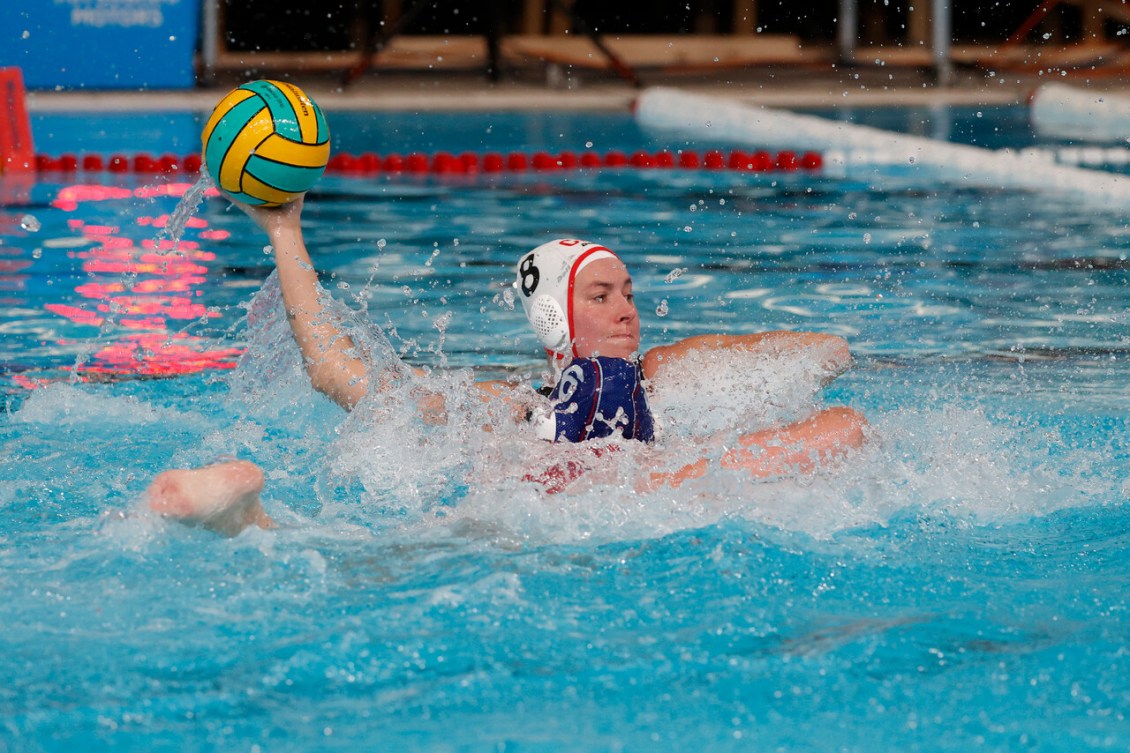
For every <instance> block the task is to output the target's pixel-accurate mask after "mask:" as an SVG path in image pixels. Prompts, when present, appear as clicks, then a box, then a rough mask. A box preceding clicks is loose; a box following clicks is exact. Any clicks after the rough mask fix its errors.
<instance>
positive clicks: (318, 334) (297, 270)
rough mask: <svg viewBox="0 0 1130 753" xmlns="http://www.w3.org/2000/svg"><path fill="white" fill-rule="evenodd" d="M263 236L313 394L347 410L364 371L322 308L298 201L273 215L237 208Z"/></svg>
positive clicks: (360, 389) (361, 388)
mask: <svg viewBox="0 0 1130 753" xmlns="http://www.w3.org/2000/svg"><path fill="white" fill-rule="evenodd" d="M239 206H240V208H241V209H243V211H245V212H246V213H247V214H248V215H249V216H250V217H251V219H253V220H255V222H256V223H257V224H258V225H259V227H261V228H263V230H265V231H266V233H267V237H268V238H269V239H270V241H271V245H272V246H273V247H274V251H275V265H276V266H277V268H278V273H279V287H280V288H281V290H282V296H283V304H284V306H285V307H286V313H287V319H288V321H289V322H290V328H291V330H292V331H293V332H294V339H295V340H296V341H297V342H298V347H299V349H300V350H301V351H302V359H303V362H304V364H305V367H306V373H307V374H308V375H309V376H310V382H311V384H312V385H313V386H314V389H316V390H318V391H319V392H321V393H323V394H325V395H326V396H327V397H329V398H330V399H331V400H333V401H334V402H335V403H337V404H338V405H340V406H341V407H343V408H345V409H346V410H350V409H352V408H353V406H354V405H356V404H357V403H358V402H359V401H360V400H361V398H363V397H364V396H365V393H366V392H367V391H368V388H369V371H368V368H367V367H366V365H365V363H364V361H362V360H361V359H360V358H358V357H357V356H356V355H355V354H354V349H353V347H354V346H353V340H352V339H351V338H350V337H349V336H348V335H346V334H345V333H344V332H342V331H341V330H340V329H339V328H338V327H337V325H336V324H335V323H334V321H333V319H332V317H330V316H329V314H328V312H327V311H326V310H325V307H324V306H323V304H322V295H323V293H322V290H321V287H320V285H319V284H318V273H317V270H315V269H314V265H313V264H312V263H311V261H310V253H309V252H308V251H307V250H306V243H305V241H304V240H303V238H302V200H301V199H299V200H298V201H295V202H293V203H291V204H287V205H284V206H282V207H278V208H275V209H263V208H260V207H248V206H246V205H242V204H241V205H239Z"/></svg>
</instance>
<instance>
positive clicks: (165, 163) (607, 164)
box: [34, 149, 824, 175]
mask: <svg viewBox="0 0 1130 753" xmlns="http://www.w3.org/2000/svg"><path fill="white" fill-rule="evenodd" d="M34 166H35V169H36V170H37V171H38V172H41V173H51V172H61V173H75V172H79V171H80V170H81V171H82V172H87V173H95V172H107V171H108V172H112V173H138V174H158V173H198V172H200V168H201V159H200V155H199V154H188V155H185V156H184V157H180V156H177V155H175V154H162V155H159V156H154V155H151V154H146V153H144V152H141V153H137V154H133V155H126V154H111V155H109V156H102V155H99V154H84V155H82V156H81V157H80V156H78V155H75V154H63V155H61V156H59V157H53V156H51V155H47V154H37V155H35V159H34ZM823 166H824V158H823V155H821V154H820V153H819V152H812V151H809V152H804V153H797V152H795V151H788V150H785V151H780V152H776V153H771V152H768V151H764V150H760V151H754V152H747V151H744V150H741V149H734V150H732V151H730V152H723V151H721V150H718V149H710V150H708V151H706V152H703V153H701V154H700V153H699V152H697V151H695V150H692V149H680V150H678V151H672V150H670V149H661V150H659V151H657V152H648V151H645V150H642V149H641V150H636V151H634V152H632V153H631V154H627V153H625V152H623V151H620V150H618V149H612V150H609V151H607V152H605V153H603V154H601V153H599V152H595V151H592V150H587V151H584V152H581V153H580V154H577V153H576V152H572V151H564V152H560V153H557V154H554V153H551V152H546V151H537V152H533V153H532V154H527V153H525V152H509V153H507V154H501V153H499V152H487V153H485V154H481V155H480V154H476V153H475V152H462V153H460V154H458V155H456V154H453V153H451V152H446V151H440V152H436V153H434V154H431V155H429V154H424V153H423V152H413V153H411V154H408V155H401V154H396V153H389V154H386V155H384V156H381V155H379V154H376V153H374V152H363V153H362V154H351V153H349V152H338V153H336V154H334V155H333V156H332V157H330V160H329V164H328V165H326V172H328V173H338V174H364V175H374V174H378V173H393V174H398V173H412V174H416V175H423V174H427V173H432V174H435V175H474V174H477V173H503V172H511V173H521V172H530V171H533V172H553V171H558V170H576V169H587V170H593V169H600V168H616V169H619V168H635V169H664V170H671V169H681V170H727V169H728V170H736V171H745V172H755V173H765V172H795V171H798V170H807V171H814V170H820V169H821V168H823Z"/></svg>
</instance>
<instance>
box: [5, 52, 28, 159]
mask: <svg viewBox="0 0 1130 753" xmlns="http://www.w3.org/2000/svg"><path fill="white" fill-rule="evenodd" d="M25 97H26V92H25V90H24V77H23V73H22V72H21V71H20V69H19V68H0V173H28V172H33V171H34V170H35V147H34V146H33V145H32V142H31V122H30V121H29V120H28V117H27V104H26V102H25V101H24V100H25Z"/></svg>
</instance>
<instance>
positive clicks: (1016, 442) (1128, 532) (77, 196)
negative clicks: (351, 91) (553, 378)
mask: <svg viewBox="0 0 1130 753" xmlns="http://www.w3.org/2000/svg"><path fill="white" fill-rule="evenodd" d="M853 117H854V119H855V120H856V121H857V122H859V121H869V122H873V123H875V124H878V125H883V126H884V127H894V128H899V129H901V130H911V131H920V132H922V133H925V134H935V135H942V136H944V137H947V138H952V139H954V140H963V141H966V142H969V143H975V144H979V145H983V146H987V147H990V148H998V147H1000V146H1003V145H1012V146H1029V145H1032V144H1034V143H1038V142H1037V140H1036V139H1035V137H1034V136H1033V135H1032V134H1031V132H1030V131H1029V130H1027V129H1026V127H1025V125H1024V124H1025V122H1026V121H1025V120H1024V118H1023V111H1018V110H1016V109H1008V108H998V109H995V110H988V109H982V110H976V109H961V108H958V109H953V110H944V109H934V110H929V111H919V110H898V111H877V112H873V113H866V112H858V113H854V114H853ZM131 118H132V120H131V121H130V122H132V125H131V124H130V122H123V123H121V124H118V125H114V123H113V121H112V118H111V120H110V122H109V124H108V125H105V127H104V128H102V129H96V128H90V127H87V124H88V123H89V120H87V119H83V118H80V117H78V116H61V115H52V116H40V117H39V118H38V119H37V121H36V123H35V129H36V138H37V143H38V144H39V146H40V148H41V149H43V150H45V151H51V152H53V153H60V152H63V151H67V150H71V151H82V150H84V149H91V150H95V151H105V152H110V151H114V150H119V149H129V148H131V145H132V146H133V147H134V148H145V149H149V150H152V151H166V150H169V151H186V150H191V149H192V147H191V146H185V145H189V144H191V143H192V139H193V138H195V136H194V133H195V130H196V129H198V123H199V115H198V114H191V115H183V116H167V115H153V116H131ZM330 123H331V127H332V128H333V129H334V131H335V147H336V148H337V149H339V150H349V151H354V152H360V151H365V150H370V149H371V150H376V151H382V152H390V151H404V152H406V151H410V150H420V151H431V150H438V149H444V150H449V151H456V152H457V151H462V150H464V149H472V150H475V151H488V150H508V149H541V148H544V149H551V150H560V149H574V150H580V149H584V148H596V149H602V150H603V149H614V148H615V149H634V148H650V149H654V148H659V147H672V148H691V147H693V148H699V149H705V148H707V147H710V146H715V144H709V143H700V142H698V141H694V142H693V143H684V142H680V143H671V142H670V141H669V140H664V139H669V138H670V137H669V136H668V137H663V136H659V135H657V134H652V133H648V132H644V131H642V130H641V129H639V128H638V127H637V126H636V125H635V123H634V122H633V121H632V120H631V118H630V117H629V116H627V115H619V114H579V115H570V116H562V115H558V114H555V115H543V114H507V115H486V114H484V115H463V114H460V115H458V116H431V115H429V116H409V115H407V114H405V115H395V114H392V115H380V114H378V115H361V114H345V113H342V114H338V115H337V116H336V117H335V115H334V114H333V113H331V114H330ZM939 123H942V124H945V127H944V128H941V127H940V126H939V125H938V124H939ZM941 130H944V131H945V133H940V131H941ZM590 144H591V145H592V146H591V147H589V145H590ZM5 181H8V182H7V183H5V184H4V187H5V195H6V196H8V199H7V200H6V202H5V205H4V206H3V207H0V331H3V333H4V337H3V340H2V341H0V364H2V367H0V385H2V389H3V395H4V400H5V404H6V411H5V412H4V414H3V416H2V417H0V509H2V511H3V522H2V523H0V584H2V586H3V591H4V594H5V597H6V600H7V605H6V607H5V609H4V610H3V617H2V618H0V619H2V625H3V630H0V636H2V638H0V647H2V651H0V676H3V677H6V678H8V681H7V682H5V683H2V684H0V750H13V751H16V750H19V751H55V750H73V749H83V750H94V751H97V750H111V749H113V750H115V751H121V750H161V749H177V750H201V751H204V750H263V751H267V750H294V751H306V750H358V749H361V748H374V749H392V750H406V751H413V750H420V751H425V750H426V751H441V750H442V751H446V750H452V751H456V750H458V751H472V750H490V751H499V750H505V751H621V750H624V751H631V750H669V751H676V750H711V751H715V750H718V751H725V750H734V751H743V750H782V751H810V750H811V751H828V750H839V751H875V750H899V751H951V750H952V751H969V750H990V751H1015V750H1034V751H1082V750H1125V749H1126V747H1127V745H1128V744H1130V733H1128V732H1127V729H1128V727H1127V721H1126V718H1125V715H1126V709H1127V708H1130V682H1128V681H1127V680H1126V677H1127V676H1128V675H1130V672H1128V670H1130V659H1128V655H1127V651H1126V645H1127V640H1128V639H1130V628H1128V624H1130V623H1128V619H1127V614H1126V604H1127V601H1128V596H1130V575H1128V573H1130V508H1128V505H1127V498H1128V494H1130V481H1128V477H1127V474H1126V471H1125V468H1126V467H1127V465H1128V462H1130V443H1128V441H1127V439H1128V435H1130V410H1128V408H1127V406H1128V405H1130V380H1128V378H1127V377H1128V375H1130V372H1128V369H1127V359H1128V358H1130V338H1128V335H1127V333H1128V332H1130V329H1128V327H1127V313H1126V312H1127V311H1128V310H1130V286H1128V282H1130V262H1127V253H1128V247H1130V236H1128V234H1127V232H1126V229H1125V221H1124V217H1123V215H1124V212H1117V211H1114V210H1097V209H1093V208H1091V207H1088V206H1087V205H1086V203H1085V202H1083V201H1078V200H1076V201H1073V200H1071V199H1070V198H1067V199H1065V198H1064V197H1063V196H1059V195H1055V194H1054V193H1048V194H1043V193H1036V192H1018V191H1008V190H1003V189H1002V190H999V191H992V190H971V189H963V188H960V187H957V188H955V187H952V186H946V185H943V184H940V183H938V182H937V181H932V180H930V176H929V175H926V174H908V173H907V172H906V171H901V172H898V173H895V172H894V171H891V172H883V171H882V169H881V168H880V169H877V171H876V172H875V174H874V177H873V179H871V180H868V181H866V182H864V181H861V180H859V179H858V178H852V179H850V180H849V179H844V178H837V177H835V176H834V175H832V174H816V175H813V174H750V173H730V172H706V171H702V172H696V171H656V170H635V171H633V170H604V171H596V172H568V173H565V172H558V173H527V174H508V175H498V176H477V177H461V178H451V177H447V178H436V177H417V178H412V177H408V176H398V177H393V176H380V177H367V178H355V177H354V178H349V177H342V176H327V177H326V178H325V179H323V181H322V182H321V183H319V185H318V186H317V188H316V189H315V191H313V192H311V194H310V196H309V198H308V201H307V207H306V213H305V216H306V220H307V240H308V243H309V244H310V246H311V248H312V250H313V252H314V261H315V264H316V266H317V267H318V268H319V269H320V270H321V271H322V272H323V279H324V283H325V286H326V289H327V290H328V291H329V292H330V293H332V294H333V296H334V297H335V298H336V299H337V300H338V301H339V302H340V304H341V308H342V311H343V313H342V315H343V317H345V318H346V320H347V321H348V322H349V326H350V327H351V328H353V331H354V332H355V333H356V336H357V338H358V340H359V341H360V342H362V343H363V344H364V345H365V346H366V347H368V348H369V349H371V351H372V353H373V357H374V358H375V359H392V358H394V357H403V358H404V359H406V360H407V361H408V362H409V363H412V364H413V365H417V366H421V367H424V368H425V369H426V370H427V371H428V372H429V374H428V375H427V376H425V377H423V380H424V382H425V384H426V385H427V386H428V387H429V388H430V389H435V390H439V391H442V392H444V393H445V395H446V396H447V399H448V401H449V406H451V408H452V410H451V413H450V415H451V420H450V421H449V422H448V424H447V425H444V426H439V427H424V426H422V425H420V424H419V422H418V420H417V419H416V418H415V417H414V415H413V413H412V411H411V410H410V409H407V408H405V403H406V402H408V396H407V395H404V394H400V393H399V392H395V391H394V392H393V393H391V394H389V395H387V396H382V397H381V399H379V400H378V399H373V400H370V401H368V402H366V403H364V404H362V406H360V407H359V409H358V410H355V411H354V412H353V413H352V414H349V415H348V416H346V415H345V414H343V413H342V412H341V411H340V410H339V409H337V408H336V407H334V406H333V405H331V404H330V403H329V402H328V401H327V400H325V399H324V398H322V397H320V396H318V395H317V394H316V393H314V392H313V391H312V390H311V389H310V387H309V385H308V382H307V381H306V379H305V376H304V375H303V373H302V370H301V368H300V365H299V361H298V357H297V355H296V353H295V350H294V346H293V343H292V341H291V340H290V337H289V333H288V330H287V328H286V324H285V322H284V321H283V319H282V317H281V315H280V311H279V307H278V300H277V289H276V287H275V285H274V282H273V279H272V278H270V272H271V262H270V257H269V256H268V255H267V254H265V253H264V249H263V244H264V241H263V240H262V238H260V237H259V235H258V234H257V233H256V232H255V231H254V229H253V228H252V226H251V224H250V221H249V220H247V219H246V218H245V217H244V216H243V215H242V214H241V213H239V212H236V211H232V210H231V209H230V207H228V206H227V205H226V203H225V202H224V201H223V200H221V199H219V198H218V197H211V198H208V199H206V200H205V202H204V203H203V205H202V206H201V208H200V210H199V211H198V212H197V213H196V215H195V217H194V219H193V220H192V221H191V222H190V223H189V225H188V227H186V229H185V232H184V237H183V240H182V242H181V244H180V247H179V249H178V250H177V251H176V252H171V248H170V246H171V245H172V243H171V241H170V240H169V238H168V237H167V235H166V234H162V228H163V227H164V226H166V225H167V224H168V216H169V215H170V214H171V213H172V212H173V211H174V210H175V208H176V205H177V202H178V199H179V197H180V196H181V195H182V194H183V193H184V192H185V191H186V190H188V188H189V184H188V183H187V182H183V181H168V180H166V179H161V178H152V177H146V178H139V177H136V176H110V175H99V176H89V177H85V178H80V179H78V180H75V179H64V178H63V177H62V176H53V177H46V178H45V180H43V181H42V182H39V183H36V184H34V185H30V186H12V182H11V180H10V179H8V178H5ZM565 235H576V236H580V237H590V238H593V239H599V240H601V241H602V242H604V243H606V244H607V245H609V246H611V247H612V248H615V249H616V250H617V251H618V252H619V253H620V254H621V255H622V256H623V257H624V258H625V259H626V260H627V261H628V263H629V264H630V266H631V268H632V270H633V274H634V278H635V284H636V292H637V296H638V300H639V302H640V313H641V319H642V325H643V333H644V341H645V344H647V343H651V344H657V343H662V342H668V341H671V340H674V339H676V338H679V337H684V336H689V335H693V334H701V333H705V332H731V333H739V332H749V331H760V330H772V329H790V330H814V331H822V332H830V333H835V334H838V335H842V336H844V337H845V338H847V339H848V341H849V342H850V343H851V345H852V349H853V353H854V355H855V358H856V362H855V364H854V366H853V368H852V369H851V370H850V371H849V372H848V373H847V374H845V375H844V376H842V377H840V378H839V379H837V380H836V381H834V382H832V383H831V384H830V385H828V386H826V387H825V386H823V385H822V384H821V374H820V373H819V369H818V368H816V364H815V361H814V359H813V358H807V357H803V356H802V357H797V358H773V357H759V358H750V357H746V358H742V357H730V358H716V359H710V360H708V361H705V362H702V363H699V364H695V365H696V368H695V369H692V370H688V373H687V374H685V375H684V376H683V377H682V379H683V381H682V382H681V383H678V384H676V385H675V386H674V387H669V388H668V389H665V390H664V392H663V393H662V394H660V395H657V396H656V405H655V408H656V410H657V412H658V413H659V415H660V417H661V419H662V421H663V423H664V426H665V427H666V432H665V436H664V438H663V440H662V441H661V442H660V443H659V446H658V447H657V448H654V449H646V448H636V447H629V448H627V449H626V450H625V451H624V452H622V453H620V455H622V456H623V457H621V458H618V459H617V460H616V463H615V464H614V465H612V466H611V467H609V468H607V469H605V470H604V471H602V472H601V473H597V474H594V476H595V478H594V480H593V481H592V483H589V484H587V485H582V486H581V488H579V489H576V490H574V491H572V492H571V493H566V494H560V495H553V496H549V495H545V494H544V493H542V492H541V491H540V490H539V489H538V488H537V487H536V486H535V485H533V484H531V483H528V482H525V481H522V480H521V475H522V472H523V469H525V468H526V467H528V466H530V465H534V466H536V465H537V464H538V463H547V462H550V461H549V459H548V458H549V456H548V454H547V452H548V449H547V448H546V447H544V446H541V445H539V444H538V443H536V442H535V441H533V440H531V439H530V438H528V437H526V436H525V435H524V434H523V433H522V432H521V431H520V430H519V429H518V428H516V427H508V426H507V425H506V424H505V423H499V422H497V421H496V417H492V416H491V415H488V413H487V409H486V408H485V407H484V406H481V405H477V404H475V403H474V402H473V401H469V400H468V399H466V398H465V397H464V395H465V394H466V387H467V384H468V383H469V382H470V381H471V380H474V379H479V378H487V377H498V376H512V377H515V378H519V379H529V380H531V381H537V380H538V379H540V374H541V366H540V364H539V362H538V348H537V344H536V342H535V341H534V339H533V337H532V336H531V335H530V334H529V333H528V332H527V330H526V326H525V324H524V321H523V317H522V315H521V312H520V306H518V308H517V309H515V306H514V301H513V298H512V295H511V294H510V291H509V288H508V285H509V282H510V280H511V274H512V272H511V265H512V263H513V261H514V260H515V259H516V258H517V256H518V255H519V254H520V253H521V252H522V251H524V250H526V249H528V248H530V247H532V246H534V245H536V244H538V243H539V242H542V241H544V240H548V239H550V238H553V237H558V236H565ZM373 325H376V327H374V326H373ZM378 328H379V329H378ZM834 404H846V405H850V406H852V407H854V408H856V409H858V410H860V411H862V412H863V413H864V414H865V415H866V416H867V417H868V420H869V422H870V424H871V426H872V430H871V437H870V441H869V443H868V446H867V447H866V448H865V449H864V450H863V451H861V452H860V453H859V454H857V455H855V456H852V457H851V458H849V459H848V460H847V461H846V462H845V463H843V464H842V465H839V466H836V467H829V468H825V469H823V470H821V471H820V472H819V473H817V474H816V475H814V476H797V477H790V478H783V479H777V480H773V481H768V482H755V481H753V480H751V479H749V478H748V477H744V476H742V475H740V474H738V473H736V472H729V471H723V470H717V471H715V472H714V473H712V474H711V475H710V476H708V477H707V478H705V479H703V480H701V481H699V482H696V483H692V484H688V485H686V486H684V487H682V488H680V489H678V490H666V491H662V492H655V493H650V494H639V493H636V492H635V491H634V490H633V485H632V484H631V483H629V482H626V481H624V479H630V478H631V477H632V475H633V473H635V472H637V469H638V468H641V467H647V466H648V465H649V464H651V463H659V464H668V465H669V464H672V463H676V462H678V461H680V460H684V459H685V458H686V457H687V456H688V455H691V454H694V453H700V454H705V455H708V456H709V455H711V453H714V455H713V456H714V457H717V454H718V453H720V451H721V450H720V448H719V446H718V445H716V444H712V443H711V442H710V441H709V440H708V439H707V438H706V437H708V436H712V435H717V436H719V437H721V439H720V440H719V441H720V442H722V443H724V442H725V441H726V440H727V439H729V440H731V441H732V439H733V436H734V434H735V433H736V432H737V431H738V430H739V429H748V428H751V427H757V426H762V425H766V424H769V423H773V422H776V421H781V420H791V419H794V418H797V417H800V416H803V415H805V414H806V413H807V412H809V411H811V410H812V409H813V408H814V407H816V406H820V405H834ZM492 421H494V422H495V427H494V428H495V431H494V432H493V433H492V434H490V435H484V434H483V433H482V431H481V430H480V428H479V427H480V426H481V425H482V424H483V423H489V422H492ZM558 449H559V450H560V451H561V452H566V453H567V452H570V451H572V450H571V449H569V448H566V449H560V448H558ZM227 456H235V457H242V458H246V459H253V460H255V461H256V462H258V463H259V464H260V465H262V467H263V468H264V470H265V473H266V476H267V489H266V492H265V495H264V497H265V504H266V506H267V508H268V510H269V512H270V513H271V514H272V515H273V516H274V517H276V518H277V519H278V520H279V522H280V523H281V525H280V527H279V528H277V529H275V530H271V531H262V530H258V529H255V530H250V531H247V532H245V533H244V534H242V535H240V536H238V537H236V538H233V539H225V538H220V537H217V536H214V535H212V534H209V533H207V532H204V531H200V530H196V529H190V528H185V527H182V526H177V525H173V524H169V523H167V522H164V521H161V520H159V519H154V518H153V517H152V516H149V515H147V514H145V513H144V512H143V511H142V509H141V507H140V505H139V501H140V499H141V496H142V493H143V490H144V489H145V486H146V484H147V483H148V481H149V480H150V479H151V478H152V477H153V475H154V474H156V473H157V472H159V471H160V470H162V469H164V468H169V467H187V466H191V465H198V464H200V463H206V462H210V461H212V460H215V459H217V458H221V457H227Z"/></svg>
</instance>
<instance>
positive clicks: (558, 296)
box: [515, 238, 620, 359]
mask: <svg viewBox="0 0 1130 753" xmlns="http://www.w3.org/2000/svg"><path fill="white" fill-rule="evenodd" d="M619 258H620V257H618V256H616V254H614V253H613V252H612V251H611V250H609V249H607V248H605V247H604V246H598V245H597V244H595V243H590V242H589V241H579V240H573V239H568V238H565V239H559V240H555V241H550V242H549V243H545V244H542V245H541V246H538V247H537V248H535V249H534V250H533V251H530V252H529V253H528V254H526V255H525V256H523V257H522V259H521V261H519V262H518V280H517V282H516V283H515V287H516V288H517V289H518V295H519V297H520V298H521V299H522V307H523V308H524V309H525V310H526V318H527V319H529V320H530V325H531V326H533V328H534V333H535V334H536V335H537V336H538V339H539V340H541V344H542V345H544V346H545V349H546V350H548V351H549V352H550V353H551V354H552V355H554V356H555V357H556V358H558V359H566V358H574V357H576V355H577V354H576V351H575V350H574V347H573V281H574V280H575V279H576V278H577V273H578V272H580V271H581V270H582V269H583V268H584V267H585V266H586V265H587V264H588V263H589V262H594V261H596V260H597V259H619Z"/></svg>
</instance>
